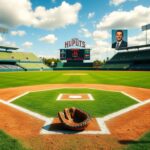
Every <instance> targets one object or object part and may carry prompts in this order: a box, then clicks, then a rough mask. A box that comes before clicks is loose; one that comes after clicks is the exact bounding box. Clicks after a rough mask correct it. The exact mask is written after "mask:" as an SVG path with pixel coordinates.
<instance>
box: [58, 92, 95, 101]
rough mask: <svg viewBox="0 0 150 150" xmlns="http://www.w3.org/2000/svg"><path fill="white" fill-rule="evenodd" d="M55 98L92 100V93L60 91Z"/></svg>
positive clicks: (61, 99) (62, 99)
mask: <svg viewBox="0 0 150 150" xmlns="http://www.w3.org/2000/svg"><path fill="white" fill-rule="evenodd" d="M57 100H59V101H78V100H80V101H81V100H82V101H88V100H94V98H93V96H92V94H89V93H82V94H67V93H61V94H59V95H58V97H57Z"/></svg>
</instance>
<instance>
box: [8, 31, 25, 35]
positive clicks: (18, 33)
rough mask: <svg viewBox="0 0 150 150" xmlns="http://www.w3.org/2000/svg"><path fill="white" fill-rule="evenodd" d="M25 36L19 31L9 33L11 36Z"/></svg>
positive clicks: (23, 32)
mask: <svg viewBox="0 0 150 150" xmlns="http://www.w3.org/2000/svg"><path fill="white" fill-rule="evenodd" d="M25 34H26V32H25V31H21V30H18V31H11V35H13V36H17V35H18V36H24V35H25Z"/></svg>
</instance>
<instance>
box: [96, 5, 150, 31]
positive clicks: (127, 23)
mask: <svg viewBox="0 0 150 150" xmlns="http://www.w3.org/2000/svg"><path fill="white" fill-rule="evenodd" d="M149 18H150V7H144V6H141V5H139V6H136V7H135V8H134V9H133V10H131V11H121V10H120V11H113V12H111V13H110V14H108V15H105V16H104V17H103V18H102V20H100V22H99V23H98V24H97V28H98V29H102V30H103V29H104V30H105V29H112V28H139V27H141V26H142V25H144V24H147V23H149V22H150V21H149Z"/></svg>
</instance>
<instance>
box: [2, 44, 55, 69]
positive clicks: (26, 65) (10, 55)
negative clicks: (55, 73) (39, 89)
mask: <svg viewBox="0 0 150 150" xmlns="http://www.w3.org/2000/svg"><path fill="white" fill-rule="evenodd" d="M0 48H4V49H5V51H4V50H2V51H0V71H23V70H24V71H28V70H30V71H31V70H52V69H51V68H50V67H48V66H47V65H45V64H44V63H43V62H42V60H41V59H40V58H38V57H37V56H36V55H34V54H33V53H30V52H12V51H7V49H11V50H16V49H17V48H13V47H6V46H0Z"/></svg>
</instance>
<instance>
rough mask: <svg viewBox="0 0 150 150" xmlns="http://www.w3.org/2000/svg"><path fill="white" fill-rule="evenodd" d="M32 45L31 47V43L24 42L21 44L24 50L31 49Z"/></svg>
mask: <svg viewBox="0 0 150 150" xmlns="http://www.w3.org/2000/svg"><path fill="white" fill-rule="evenodd" d="M32 45H33V43H32V42H29V41H26V42H24V43H23V44H22V46H23V47H24V48H30V47H32Z"/></svg>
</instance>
